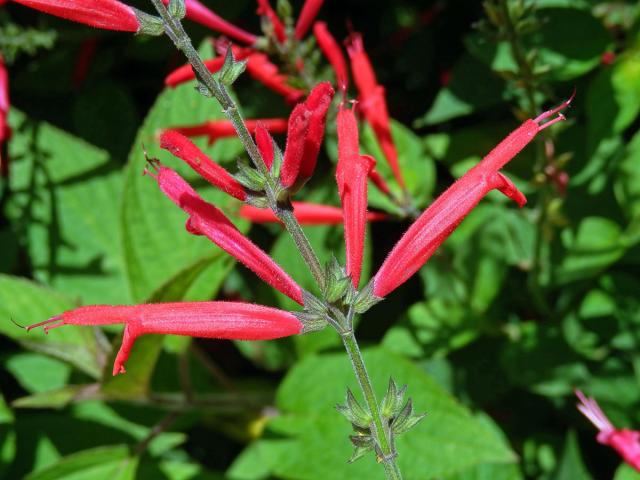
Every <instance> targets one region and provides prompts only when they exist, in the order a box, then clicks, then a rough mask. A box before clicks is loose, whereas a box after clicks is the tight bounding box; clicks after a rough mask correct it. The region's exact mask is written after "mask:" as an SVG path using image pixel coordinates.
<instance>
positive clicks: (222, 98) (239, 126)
mask: <svg viewBox="0 0 640 480" xmlns="http://www.w3.org/2000/svg"><path fill="white" fill-rule="evenodd" d="M151 1H152V3H153V5H154V6H155V8H156V10H157V11H158V13H159V14H160V16H161V17H162V19H163V21H164V24H165V31H166V33H167V35H168V36H169V37H170V38H171V40H172V41H173V42H174V43H175V45H176V47H178V49H180V50H181V51H182V52H183V53H184V54H185V56H186V57H187V59H188V61H189V63H190V64H191V67H192V68H193V70H194V72H195V74H196V77H197V79H198V81H199V82H200V84H201V85H203V86H204V87H205V88H206V89H207V90H208V91H209V92H210V93H211V95H213V96H214V97H215V98H216V100H218V102H219V103H220V105H221V106H222V108H223V111H224V113H225V115H226V116H227V118H229V120H231V122H232V123H233V125H234V127H235V130H236V133H237V134H238V137H239V138H240V141H241V142H242V144H243V145H244V147H245V150H246V151H247V153H248V154H249V157H250V158H251V160H252V161H253V163H254V164H255V166H256V168H257V169H258V170H259V171H260V172H261V173H262V174H263V175H264V177H265V179H266V185H265V192H266V194H267V198H268V200H269V203H270V206H271V208H272V209H273V211H274V213H275V214H276V215H277V216H278V218H279V219H280V220H282V222H283V223H284V225H285V227H286V228H287V230H288V231H289V233H290V234H291V236H292V237H293V239H294V241H295V243H296V246H297V247H298V250H299V251H300V254H301V255H302V257H303V258H304V260H305V262H306V263H307V266H308V267H309V270H310V271H311V273H312V274H313V276H314V278H315V280H316V282H317V283H318V285H319V286H320V288H321V289H322V288H323V287H324V284H325V277H324V271H323V268H322V266H321V264H320V261H319V260H318V257H317V256H316V254H315V252H314V250H313V248H312V246H311V244H310V243H309V240H308V239H307V237H306V235H305V234H304V232H303V231H302V227H301V226H300V224H299V223H298V221H297V220H296V218H295V216H294V215H293V209H292V207H291V204H290V202H288V201H287V202H286V203H285V204H282V203H281V202H279V200H278V197H277V194H276V192H277V191H278V188H277V185H276V183H275V179H273V178H272V177H271V176H270V175H269V171H268V169H267V166H266V165H265V163H264V160H263V159H262V156H261V155H260V152H259V151H258V148H257V146H256V144H255V143H254V141H253V138H252V137H251V134H250V133H249V131H248V129H247V127H246V125H245V123H244V120H243V119H242V114H241V113H240V110H239V109H238V107H237V105H236V103H235V102H234V101H233V99H232V98H231V96H230V95H229V93H228V92H227V90H226V87H225V86H224V85H223V84H221V83H220V82H218V81H217V80H216V79H215V78H214V77H213V76H212V75H211V73H210V72H209V70H208V69H207V68H206V66H205V64H204V62H203V61H202V59H201V58H200V55H199V54H198V52H197V50H196V49H195V48H194V47H193V44H192V43H191V39H190V38H189V36H188V35H187V33H186V32H185V31H184V29H183V28H182V25H181V23H180V21H179V20H178V19H175V18H173V17H172V16H171V15H169V12H168V11H167V8H166V7H165V6H164V4H163V3H162V0H151ZM352 317H353V315H352V313H351V312H350V315H349V321H348V323H349V324H350V325H349V326H348V327H347V329H348V331H346V332H345V331H344V329H343V328H341V327H342V326H341V325H339V324H338V323H336V324H335V325H334V324H333V323H332V325H333V326H334V328H336V327H337V328H336V330H338V331H339V333H340V335H341V337H342V340H343V343H344V346H345V349H346V350H347V353H348V354H349V358H350V359H351V364H352V366H353V370H354V372H355V375H356V377H357V379H358V383H359V384H360V388H361V390H362V393H363V395H364V398H365V401H366V403H367V407H368V409H369V412H370V413H371V416H372V418H373V421H372V424H371V433H372V435H373V437H374V439H375V441H376V444H377V447H378V450H379V451H378V452H376V453H377V454H378V457H379V459H380V461H381V462H382V463H383V466H384V470H385V473H386V476H387V478H388V479H390V480H401V479H402V474H401V473H400V470H399V468H398V466H397V464H396V461H395V457H396V455H397V454H396V452H395V448H394V445H393V440H392V437H391V432H390V431H389V426H388V423H387V422H386V421H383V419H382V416H381V415H380V409H379V407H378V402H377V400H376V396H375V393H374V391H373V387H372V386H371V380H370V379H369V374H368V373H367V369H366V366H365V364H364V359H363V358H362V354H361V352H360V348H359V346H358V342H357V341H356V338H355V335H354V333H353V327H352V326H351V323H352V321H351V320H352Z"/></svg>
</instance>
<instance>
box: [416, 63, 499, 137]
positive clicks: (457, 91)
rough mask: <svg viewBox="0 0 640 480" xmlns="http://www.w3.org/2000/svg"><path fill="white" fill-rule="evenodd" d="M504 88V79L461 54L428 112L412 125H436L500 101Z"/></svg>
mask: <svg viewBox="0 0 640 480" xmlns="http://www.w3.org/2000/svg"><path fill="white" fill-rule="evenodd" d="M504 91H505V82H504V80H502V79H501V78H500V77H498V76H496V75H494V74H492V72H491V70H489V69H488V68H487V67H486V66H485V65H484V64H483V63H481V62H479V61H478V60H476V59H475V58H473V57H472V56H470V55H468V54H465V55H463V56H462V57H461V58H460V59H459V60H458V61H457V63H456V65H455V66H454V67H453V70H452V72H451V82H450V83H449V84H448V85H446V86H445V87H443V88H441V89H440V91H439V92H438V95H437V96H436V98H435V100H434V101H433V105H431V108H430V109H429V111H428V112H427V113H426V114H425V115H424V116H423V117H421V118H420V119H418V120H416V122H415V125H416V127H424V126H428V125H436V124H438V123H442V122H446V121H448V120H452V119H454V118H458V117H462V116H465V115H470V114H472V113H475V112H477V111H479V110H483V109H486V108H487V107H491V106H493V105H496V104H498V103H500V102H501V101H503V97H504Z"/></svg>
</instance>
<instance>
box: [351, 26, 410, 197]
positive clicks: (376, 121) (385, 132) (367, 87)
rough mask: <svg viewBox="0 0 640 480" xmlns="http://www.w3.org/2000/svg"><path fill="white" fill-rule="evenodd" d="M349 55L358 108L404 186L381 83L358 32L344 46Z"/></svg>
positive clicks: (396, 177)
mask: <svg viewBox="0 0 640 480" xmlns="http://www.w3.org/2000/svg"><path fill="white" fill-rule="evenodd" d="M347 52H348V53H349V58H351V73H352V74H353V79H354V82H355V84H356V86H357V87H358V92H359V93H360V103H359V105H358V108H359V109H360V110H361V111H362V113H363V115H364V117H365V118H366V120H367V122H368V123H369V125H371V128H372V129H373V132H374V133H375V135H376V138H377V139H378V142H379V143H380V148H381V149H382V152H383V153H384V156H385V158H386V159H387V161H388V162H389V165H390V166H391V170H392V171H393V176H394V177H395V179H396V180H397V182H398V184H400V186H401V187H402V188H404V186H405V183H404V178H403V177H402V172H401V171H400V164H399V163H398V151H397V150H396V146H395V144H394V142H393V137H392V136H391V124H390V119H389V111H388V109H387V101H386V99H385V95H384V87H383V86H382V85H379V84H378V81H377V80H376V75H375V72H374V71H373V67H372V66H371V62H370V60H369V57H368V56H367V53H366V52H365V50H364V44H363V43H362V35H360V34H359V33H355V34H353V35H352V36H351V38H350V42H349V45H348V46H347Z"/></svg>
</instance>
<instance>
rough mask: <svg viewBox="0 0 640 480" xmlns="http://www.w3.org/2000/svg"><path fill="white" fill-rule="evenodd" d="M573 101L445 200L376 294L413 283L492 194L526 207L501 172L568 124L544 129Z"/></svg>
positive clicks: (506, 144)
mask: <svg viewBox="0 0 640 480" xmlns="http://www.w3.org/2000/svg"><path fill="white" fill-rule="evenodd" d="M572 98H573V97H572ZM570 101H571V99H569V100H568V101H566V102H564V103H563V104H562V105H560V106H559V107H558V108H556V109H553V110H549V111H548V112H545V113H543V114H542V115H540V116H538V117H537V118H535V119H533V120H527V121H526V122H524V123H523V124H522V125H521V126H520V127H518V128H517V129H515V130H514V131H513V132H511V133H510V134H509V135H508V136H507V137H506V138H505V139H504V140H502V141H501V142H500V143H499V144H498V145H497V146H496V147H495V148H494V149H493V150H491V152H489V154H488V155H487V156H486V157H484V158H483V159H482V161H481V162H480V163H478V164H477V165H476V166H475V167H473V168H471V169H470V170H469V171H468V172H467V173H465V174H464V175H463V176H462V177H461V178H460V179H458V181H456V182H455V183H454V184H453V185H451V186H450V187H449V188H448V189H447V190H446V191H445V192H444V193H443V194H442V195H440V196H439V197H438V198H437V199H436V200H435V201H434V202H433V203H432V204H431V205H430V206H429V208H427V209H426V210H425V211H424V212H423V213H422V215H420V217H418V219H417V220H416V221H415V222H414V223H413V224H412V225H411V226H410V227H409V229H408V230H407V231H406V232H405V234H404V235H403V236H402V238H401V239H400V240H399V241H398V243H397V244H396V245H395V246H394V247H393V249H392V250H391V253H389V255H388V256H387V258H386V259H385V261H384V263H383V264H382V266H381V267H380V270H378V273H376V275H375V277H374V279H373V284H374V287H373V293H374V294H375V295H376V296H378V297H384V296H386V295H387V294H389V293H390V292H392V291H393V290H395V289H396V288H397V287H398V286H400V285H401V284H403V283H404V282H405V281H407V280H408V279H409V278H410V277H411V276H412V275H413V274H414V273H415V272H417V271H418V270H419V269H420V268H421V267H422V265H424V264H425V262H426V261H427V260H428V259H429V258H430V257H431V255H433V254H434V252H435V251H436V250H437V249H438V247H439V246H440V245H441V244H442V242H444V241H445V240H446V238H447V237H448V236H449V235H451V233H452V232H453V231H454V230H455V228H456V227H457V226H458V225H459V224H460V222H461V221H462V220H463V219H464V217H466V216H467V214H468V213H469V212H470V211H471V210H472V209H473V208H474V207H475V206H476V205H477V204H478V202H479V201H480V200H481V199H482V197H484V196H485V195H486V194H487V193H489V191H491V190H493V189H497V190H499V191H500V192H502V193H504V194H505V195H506V196H507V197H509V198H511V199H513V200H515V201H516V202H517V203H518V204H519V205H520V206H523V205H524V204H525V203H526V201H527V200H526V198H525V197H524V195H523V194H522V193H521V192H520V191H519V190H518V189H517V188H516V186H515V185H514V184H513V183H512V182H511V181H510V180H509V179H508V178H507V177H505V176H504V175H502V174H501V173H500V172H499V171H498V170H499V169H500V168H502V167H503V166H504V165H505V164H506V163H507V162H509V161H510V160H511V159H512V158H513V157H515V156H516V155H517V154H518V153H519V152H520V151H521V150H522V149H523V148H524V147H526V146H527V145H528V144H529V142H531V141H532V140H533V139H534V138H535V136H536V135H537V133H538V132H539V131H540V130H542V129H544V128H546V127H548V126H550V125H553V124H554V123H556V122H557V121H560V120H563V119H564V116H563V115H562V114H559V115H558V116H557V117H556V118H555V119H553V120H551V121H548V122H547V123H545V124H543V125H541V124H540V122H542V121H543V120H545V119H547V118H549V117H551V116H553V115H555V114H556V113H558V112H559V111H560V110H561V109H563V108H565V107H567V106H568V105H569V102H570Z"/></svg>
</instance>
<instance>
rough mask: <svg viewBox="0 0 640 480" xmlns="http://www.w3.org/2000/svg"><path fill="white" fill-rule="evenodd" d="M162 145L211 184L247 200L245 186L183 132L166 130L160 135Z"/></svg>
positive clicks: (233, 195)
mask: <svg viewBox="0 0 640 480" xmlns="http://www.w3.org/2000/svg"><path fill="white" fill-rule="evenodd" d="M160 146H161V147H162V148H164V149H165V150H168V151H169V152H171V153H172V154H173V155H174V156H176V157H178V158H179V159H181V160H184V161H185V162H186V163H187V164H189V166H190V167H191V168H192V169H194V170H195V171H196V172H198V174H200V176H201V177H202V178H204V179H205V180H206V181H207V182H209V183H210V184H211V185H213V186H215V187H217V188H219V189H220V190H222V191H223V192H225V193H227V194H229V195H231V196H232V197H235V198H237V199H238V200H242V201H244V200H246V198H247V193H246V192H245V191H244V188H243V186H242V185H241V184H240V183H239V182H238V181H237V180H236V179H235V178H233V177H232V176H231V174H230V173H229V172H227V171H226V170H225V169H224V168H222V167H221V166H220V165H218V164H217V163H216V162H214V161H213V160H211V159H210V158H209V157H208V156H207V155H205V154H204V152H203V151H202V150H200V149H199V148H198V147H197V146H196V145H194V144H193V142H192V141H191V140H189V139H188V138H187V137H185V136H184V135H182V134H181V133H178V132H176V131H174V130H166V131H165V132H163V133H162V135H161V136H160Z"/></svg>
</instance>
